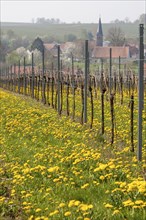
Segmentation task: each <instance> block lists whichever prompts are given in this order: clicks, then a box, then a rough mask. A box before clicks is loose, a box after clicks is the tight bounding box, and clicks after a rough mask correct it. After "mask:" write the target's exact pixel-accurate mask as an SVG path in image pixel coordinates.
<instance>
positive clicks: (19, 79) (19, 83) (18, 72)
mask: <svg viewBox="0 0 146 220" xmlns="http://www.w3.org/2000/svg"><path fill="white" fill-rule="evenodd" d="M18 93H19V94H20V60H19V68H18Z"/></svg>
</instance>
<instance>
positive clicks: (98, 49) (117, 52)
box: [92, 18, 130, 59]
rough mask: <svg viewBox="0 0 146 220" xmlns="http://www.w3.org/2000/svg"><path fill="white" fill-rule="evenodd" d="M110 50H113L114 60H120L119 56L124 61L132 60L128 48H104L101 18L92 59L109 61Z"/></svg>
mask: <svg viewBox="0 0 146 220" xmlns="http://www.w3.org/2000/svg"><path fill="white" fill-rule="evenodd" d="M110 48H111V49H112V58H114V59H118V58H119V56H120V57H121V58H123V59H124V58H130V51H129V47H128V46H122V47H121V46H103V30H102V23H101V18H99V24H98V29H97V33H96V40H95V46H94V48H93V52H92V57H93V58H97V59H108V58H109V57H110Z"/></svg>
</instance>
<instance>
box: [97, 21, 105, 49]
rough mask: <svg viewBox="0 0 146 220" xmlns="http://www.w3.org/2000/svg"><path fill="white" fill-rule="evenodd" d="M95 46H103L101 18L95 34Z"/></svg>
mask: <svg viewBox="0 0 146 220" xmlns="http://www.w3.org/2000/svg"><path fill="white" fill-rule="evenodd" d="M96 46H100V47H102V46H103V32H102V24H101V18H99V25H98V30H97V33H96Z"/></svg>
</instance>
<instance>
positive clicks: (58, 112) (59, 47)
mask: <svg viewBox="0 0 146 220" xmlns="http://www.w3.org/2000/svg"><path fill="white" fill-rule="evenodd" d="M57 90H58V106H57V107H58V114H59V115H60V45H58V88H57Z"/></svg>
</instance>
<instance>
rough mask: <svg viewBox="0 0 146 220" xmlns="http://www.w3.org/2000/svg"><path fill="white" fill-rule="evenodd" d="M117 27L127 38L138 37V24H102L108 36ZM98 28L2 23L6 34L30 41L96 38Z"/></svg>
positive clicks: (90, 25)
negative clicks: (12, 33)
mask: <svg viewBox="0 0 146 220" xmlns="http://www.w3.org/2000/svg"><path fill="white" fill-rule="evenodd" d="M115 25H117V26H118V27H120V28H121V29H122V30H123V31H124V32H125V35H126V38H137V37H138V30H139V28H138V26H137V25H136V24H111V23H108V24H102V26H103V33H104V36H106V34H107V32H108V29H109V28H110V27H112V26H115ZM97 27H98V23H97V24H95V23H94V24H93V23H92V24H80V23H79V24H43V25H42V24H32V23H13V22H2V23H1V30H2V32H3V33H6V32H7V31H8V30H10V29H11V30H13V31H14V32H15V34H16V35H18V36H20V37H22V36H27V37H28V38H29V39H34V38H35V37H36V36H40V37H41V36H46V37H50V36H54V37H57V38H58V39H60V40H63V39H64V35H67V34H74V35H76V36H77V38H82V36H83V33H84V32H85V31H87V32H88V31H91V32H92V33H93V34H94V36H95V34H96V31H97Z"/></svg>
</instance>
